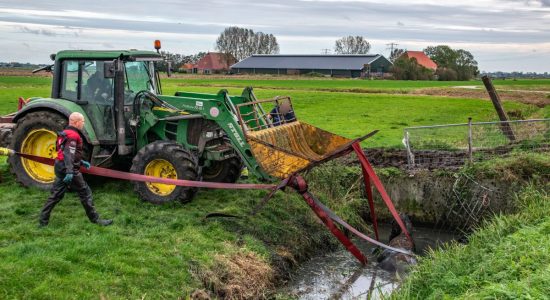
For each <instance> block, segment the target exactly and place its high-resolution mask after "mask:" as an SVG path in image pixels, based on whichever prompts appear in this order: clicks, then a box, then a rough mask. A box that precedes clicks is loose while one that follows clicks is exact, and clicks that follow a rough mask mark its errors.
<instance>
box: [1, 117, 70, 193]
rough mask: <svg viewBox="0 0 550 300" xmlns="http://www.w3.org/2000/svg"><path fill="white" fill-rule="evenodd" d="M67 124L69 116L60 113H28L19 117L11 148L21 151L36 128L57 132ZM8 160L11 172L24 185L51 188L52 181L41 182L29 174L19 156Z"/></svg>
mask: <svg viewBox="0 0 550 300" xmlns="http://www.w3.org/2000/svg"><path fill="white" fill-rule="evenodd" d="M66 126H67V118H66V117H65V116H63V115H60V114H58V113H55V112H50V111H37V112H31V113H28V114H27V115H25V116H23V117H22V118H21V119H19V121H18V122H17V125H16V126H15V130H14V131H13V136H12V138H11V149H13V150H15V151H17V152H21V146H22V143H23V141H24V140H25V139H26V138H27V137H28V136H29V135H30V134H31V133H32V132H33V131H35V130H39V129H46V130H49V131H52V132H54V133H57V132H59V131H61V130H63V129H64V128H65V127H66ZM54 143H55V141H54ZM54 150H55V148H54ZM8 161H9V163H10V166H11V172H12V173H13V174H14V175H15V178H16V180H17V181H18V182H19V183H21V184H22V185H24V186H28V187H38V188H41V189H50V188H51V186H52V182H49V183H46V182H41V181H37V180H36V179H35V178H33V177H31V175H29V174H28V173H27V171H26V170H25V167H24V165H23V160H22V159H21V158H20V157H19V156H16V155H13V156H10V158H9V160H8ZM52 172H53V171H52Z"/></svg>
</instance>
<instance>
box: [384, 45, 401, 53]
mask: <svg viewBox="0 0 550 300" xmlns="http://www.w3.org/2000/svg"><path fill="white" fill-rule="evenodd" d="M397 45H399V44H397V43H389V44H386V46H388V48H386V49H390V56H391V55H392V54H393V48H394V47H395V48H396V49H397Z"/></svg>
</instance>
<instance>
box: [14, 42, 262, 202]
mask: <svg viewBox="0 0 550 300" xmlns="http://www.w3.org/2000/svg"><path fill="white" fill-rule="evenodd" d="M52 59H53V60H54V61H55V63H54V64H53V65H52V66H48V67H46V68H44V69H46V70H47V71H51V72H52V73H53V82H52V92H51V97H50V98H31V99H30V101H29V102H28V103H26V105H25V106H24V107H23V108H22V109H20V110H19V111H18V112H17V113H16V114H14V115H12V116H11V119H10V121H11V122H12V123H15V127H14V128H13V132H12V133H11V137H10V140H11V143H10V147H11V148H12V149H14V150H15V151H20V152H23V153H29V154H34V155H38V156H43V157H50V158H54V157H55V155H56V152H55V140H56V132H58V131H61V130H62V129H63V128H64V127H65V126H66V125H67V119H68V116H69V114H70V113H72V112H80V113H82V114H83V115H84V116H85V119H86V125H85V130H84V135H85V141H86V143H85V159H86V160H89V161H90V162H91V163H92V165H95V166H102V167H117V166H121V167H122V166H124V165H126V166H127V167H128V166H129V167H130V171H131V172H134V173H140V174H146V175H151V176H157V177H165V178H178V179H187V180H204V181H213V182H226V183H233V182H235V181H237V179H238V178H239V176H240V174H241V169H242V167H243V163H244V165H246V166H247V167H248V168H249V170H250V171H251V172H252V173H253V174H256V175H257V176H259V177H263V178H269V176H268V175H267V174H265V173H263V172H262V171H261V170H260V168H259V167H258V164H257V162H256V161H255V159H254V157H253V156H252V155H251V154H250V149H249V145H248V144H247V143H245V142H244V138H245V137H244V136H243V133H242V130H240V126H239V124H238V121H237V118H236V111H235V105H236V104H239V103H244V102H247V101H254V100H255V98H254V94H253V92H252V89H250V88H248V89H245V91H244V92H243V95H242V96H239V97H236V96H229V95H228V93H227V91H225V90H221V91H220V92H219V93H217V94H200V93H184V92H178V93H176V95H175V96H165V95H162V92H161V82H160V79H159V74H158V72H157V71H156V70H155V62H157V61H160V60H162V59H163V58H162V57H161V56H160V54H158V53H156V52H153V51H136V50H130V51H60V52H59V53H57V54H56V55H55V56H54V55H52ZM246 153H249V154H250V155H247V154H246ZM9 162H10V164H11V167H12V171H13V173H14V174H15V176H16V178H17V180H18V181H19V182H20V183H22V184H23V185H25V186H35V187H41V188H49V187H50V186H51V184H52V182H53V180H54V173H53V168H52V167H50V166H47V165H43V164H40V163H36V162H33V161H31V160H28V159H23V158H20V157H17V156H14V157H11V158H10V161H9ZM136 190H137V192H138V193H139V195H140V196H141V197H142V198H143V199H144V200H147V201H150V202H153V203H163V202H167V201H172V200H179V201H181V202H187V201H189V200H191V199H192V198H193V196H194V194H195V192H196V189H194V188H186V187H180V186H173V185H164V184H156V183H136Z"/></svg>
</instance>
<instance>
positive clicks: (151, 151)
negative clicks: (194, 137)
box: [130, 141, 198, 204]
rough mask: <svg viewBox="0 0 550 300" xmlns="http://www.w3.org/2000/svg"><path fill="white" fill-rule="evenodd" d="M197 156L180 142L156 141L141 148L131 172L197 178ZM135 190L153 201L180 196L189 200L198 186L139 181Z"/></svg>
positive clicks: (160, 202) (183, 199) (171, 199)
mask: <svg viewBox="0 0 550 300" xmlns="http://www.w3.org/2000/svg"><path fill="white" fill-rule="evenodd" d="M197 161H198V160H197V158H196V157H195V155H193V154H192V153H191V152H189V151H187V150H186V149H185V148H183V147H182V146H181V145H180V144H177V143H175V142H169V141H156V142H153V143H151V144H149V145H147V146H145V147H143V148H142V149H141V150H139V151H138V153H137V154H136V156H135V157H134V159H133V160H132V168H131V169H130V172H132V173H136V174H144V175H148V176H154V177H161V178H171V179H184V180H197V177H198V176H197ZM135 190H136V192H137V193H138V194H139V196H140V198H141V199H143V200H144V201H147V202H151V203H153V204H163V203H166V202H170V201H174V200H178V201H180V202H181V203H186V202H189V201H191V200H192V199H193V197H194V196H195V194H196V192H197V188H189V187H183V186H175V185H169V184H161V183H150V182H136V183H135Z"/></svg>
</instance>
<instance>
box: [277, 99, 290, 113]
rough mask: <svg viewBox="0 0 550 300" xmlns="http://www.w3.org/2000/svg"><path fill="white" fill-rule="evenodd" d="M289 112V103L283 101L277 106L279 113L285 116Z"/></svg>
mask: <svg viewBox="0 0 550 300" xmlns="http://www.w3.org/2000/svg"><path fill="white" fill-rule="evenodd" d="M290 110H291V107H290V102H288V100H283V101H282V102H281V103H280V104H279V113H281V114H287V113H289V112H290Z"/></svg>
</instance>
